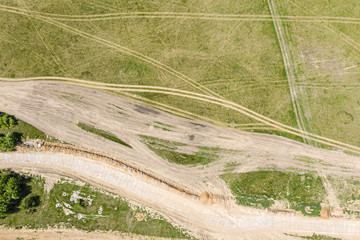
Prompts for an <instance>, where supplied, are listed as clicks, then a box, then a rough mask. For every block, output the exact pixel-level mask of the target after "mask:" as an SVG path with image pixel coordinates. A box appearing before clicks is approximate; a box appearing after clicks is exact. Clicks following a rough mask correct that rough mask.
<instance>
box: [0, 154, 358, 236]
mask: <svg viewBox="0 0 360 240" xmlns="http://www.w3.org/2000/svg"><path fill="white" fill-rule="evenodd" d="M0 167H1V168H14V169H21V170H25V171H26V169H28V170H37V171H39V172H42V171H44V172H46V173H56V174H61V175H63V176H69V177H72V178H77V179H81V180H83V181H85V182H89V183H91V184H92V185H95V186H100V187H101V188H103V189H104V188H105V189H107V190H110V191H112V192H114V193H118V194H120V195H122V196H124V197H126V198H127V199H130V200H133V201H135V202H137V203H140V204H142V205H145V206H147V207H150V208H151V209H154V210H155V211H157V212H159V213H160V214H162V215H164V216H166V217H167V218H168V219H170V220H171V221H173V222H175V223H177V224H179V225H182V226H184V227H186V228H187V229H190V230H192V232H194V233H195V234H196V236H197V237H200V238H213V239H256V238H259V237H264V238H270V239H288V236H286V235H284V234H283V232H285V233H300V234H308V233H313V232H316V233H319V234H327V235H334V234H335V235H336V236H341V237H346V238H352V237H356V236H360V221H349V220H340V219H330V220H323V219H315V218H307V217H297V216H281V215H271V214H269V213H266V212H264V211H258V210H250V209H245V208H241V207H233V208H232V209H231V210H229V209H225V208H223V207H222V206H220V205H218V204H214V205H211V206H210V205H203V204H202V203H201V202H200V201H198V200H195V199H191V198H189V197H186V196H184V195H181V194H178V193H177V192H174V191H171V190H169V189H166V188H164V187H162V186H160V185H158V184H157V183H155V182H148V181H147V180H146V179H142V178H141V177H140V176H138V175H136V174H135V173H131V172H127V171H124V170H122V169H120V168H114V167H111V166H109V165H107V164H103V163H101V162H97V161H94V160H91V159H86V158H83V157H74V156H72V155H65V154H56V153H30V154H29V153H24V154H21V153H8V154H0Z"/></svg>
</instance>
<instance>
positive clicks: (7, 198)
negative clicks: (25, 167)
mask: <svg viewBox="0 0 360 240" xmlns="http://www.w3.org/2000/svg"><path fill="white" fill-rule="evenodd" d="M30 180H31V179H30V178H29V177H27V176H24V175H21V174H18V173H15V172H13V171H9V170H0V222H1V218H5V217H7V216H8V215H9V214H12V213H16V212H18V211H19V206H20V209H21V210H22V211H24V212H26V213H29V212H34V211H36V209H35V208H36V207H37V206H38V205H39V204H40V197H39V196H38V195H37V194H35V193H32V194H31V195H29V194H30V193H31V192H32V188H31V186H30V185H29V182H30Z"/></svg>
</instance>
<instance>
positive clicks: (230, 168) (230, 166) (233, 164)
mask: <svg viewBox="0 0 360 240" xmlns="http://www.w3.org/2000/svg"><path fill="white" fill-rule="evenodd" d="M239 165H240V164H239V163H238V162H235V161H234V162H227V163H226V164H225V169H224V171H225V172H231V171H233V170H234V169H235V168H236V167H237V166H239Z"/></svg>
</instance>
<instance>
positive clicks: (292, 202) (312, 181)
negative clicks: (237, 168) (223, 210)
mask: <svg viewBox="0 0 360 240" xmlns="http://www.w3.org/2000/svg"><path fill="white" fill-rule="evenodd" d="M221 178H222V179H223V180H224V181H225V182H226V183H227V185H228V186H229V188H230V189H231V191H232V193H233V195H234V196H235V198H236V202H237V204H239V205H244V206H249V207H256V208H269V207H271V206H272V205H273V204H274V203H275V202H274V201H275V200H278V201H284V202H287V203H288V208H291V209H294V210H296V211H301V212H302V213H303V214H304V215H308V216H320V210H321V206H320V204H321V203H322V202H323V201H324V198H325V188H324V186H323V184H322V180H321V178H320V177H319V176H318V175H317V174H316V173H304V174H302V173H291V172H279V171H258V172H246V173H226V174H223V175H221Z"/></svg>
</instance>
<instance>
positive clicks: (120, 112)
mask: <svg viewBox="0 0 360 240" xmlns="http://www.w3.org/2000/svg"><path fill="white" fill-rule="evenodd" d="M108 104H109V105H111V106H113V107H116V108H117V109H120V110H122V111H124V109H123V108H121V107H119V106H116V105H115V104H112V103H108ZM122 111H118V113H119V114H124V113H123V112H122Z"/></svg>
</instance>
